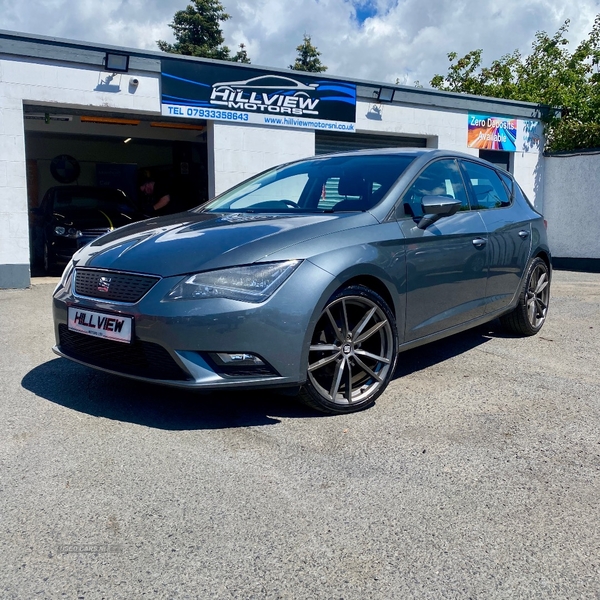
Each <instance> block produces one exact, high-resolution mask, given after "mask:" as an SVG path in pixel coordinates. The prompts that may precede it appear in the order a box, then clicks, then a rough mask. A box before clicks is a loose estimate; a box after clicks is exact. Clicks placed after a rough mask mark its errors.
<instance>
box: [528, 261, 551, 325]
mask: <svg viewBox="0 0 600 600" xmlns="http://www.w3.org/2000/svg"><path fill="white" fill-rule="evenodd" d="M549 283H550V280H549V278H548V270H547V268H546V265H545V264H543V263H540V264H538V265H536V267H535V268H534V270H533V271H532V273H531V276H530V277H529V282H528V286H527V300H526V302H527V318H528V319H529V323H530V325H531V326H532V327H533V328H534V329H539V328H540V327H541V326H542V325H543V324H544V321H545V320H546V314H547V313H548V301H549V296H550V286H549Z"/></svg>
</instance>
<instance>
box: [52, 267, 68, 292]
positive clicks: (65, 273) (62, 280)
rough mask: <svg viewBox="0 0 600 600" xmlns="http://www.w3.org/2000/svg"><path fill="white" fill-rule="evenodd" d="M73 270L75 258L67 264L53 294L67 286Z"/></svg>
mask: <svg viewBox="0 0 600 600" xmlns="http://www.w3.org/2000/svg"><path fill="white" fill-rule="evenodd" d="M72 272H73V259H71V260H70V261H69V262H68V263H67V266H66V267H65V270H64V271H63V274H62V277H61V278H60V281H59V282H58V285H57V286H56V287H55V288H54V292H52V294H55V293H56V290H58V289H59V288H61V287H65V286H66V285H67V281H69V277H70V276H71V273H72Z"/></svg>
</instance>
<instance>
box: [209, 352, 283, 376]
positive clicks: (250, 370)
mask: <svg viewBox="0 0 600 600" xmlns="http://www.w3.org/2000/svg"><path fill="white" fill-rule="evenodd" d="M208 357H209V359H210V361H209V362H210V363H212V367H213V369H214V370H215V372H216V373H218V374H219V375H223V376H225V377H257V376H261V377H264V376H271V377H274V376H277V375H278V373H277V371H275V369H273V367H271V365H269V364H268V363H266V362H265V361H264V360H263V359H262V358H260V357H259V356H256V355H255V354H249V353H248V352H210V353H209V354H208Z"/></svg>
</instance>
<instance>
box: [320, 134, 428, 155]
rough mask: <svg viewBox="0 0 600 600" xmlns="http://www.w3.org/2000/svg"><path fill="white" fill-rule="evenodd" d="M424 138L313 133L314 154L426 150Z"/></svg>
mask: <svg viewBox="0 0 600 600" xmlns="http://www.w3.org/2000/svg"><path fill="white" fill-rule="evenodd" d="M426 147H427V140H426V139H425V138H409V137H403V136H399V135H375V134H370V133H330V132H323V131H317V132H315V154H328V153H330V152H345V151H349V150H365V149H368V148H426Z"/></svg>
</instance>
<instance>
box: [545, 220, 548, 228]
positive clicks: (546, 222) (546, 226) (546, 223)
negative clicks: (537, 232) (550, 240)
mask: <svg viewBox="0 0 600 600" xmlns="http://www.w3.org/2000/svg"><path fill="white" fill-rule="evenodd" d="M544 229H546V230H547V229H548V221H546V219H544Z"/></svg>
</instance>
